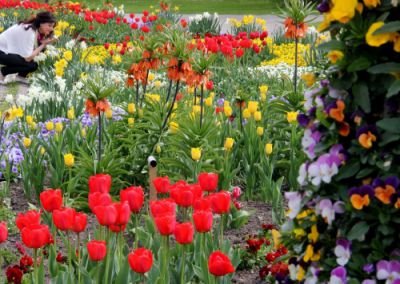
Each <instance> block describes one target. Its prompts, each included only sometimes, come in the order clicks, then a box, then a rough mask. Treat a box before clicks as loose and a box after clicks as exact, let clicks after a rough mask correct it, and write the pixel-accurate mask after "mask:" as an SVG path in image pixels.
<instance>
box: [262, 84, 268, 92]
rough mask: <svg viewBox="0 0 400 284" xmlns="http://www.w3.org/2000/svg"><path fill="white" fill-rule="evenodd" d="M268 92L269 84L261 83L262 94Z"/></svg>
mask: <svg viewBox="0 0 400 284" xmlns="http://www.w3.org/2000/svg"><path fill="white" fill-rule="evenodd" d="M267 92H268V86H267V85H261V86H260V93H261V94H266V93H267Z"/></svg>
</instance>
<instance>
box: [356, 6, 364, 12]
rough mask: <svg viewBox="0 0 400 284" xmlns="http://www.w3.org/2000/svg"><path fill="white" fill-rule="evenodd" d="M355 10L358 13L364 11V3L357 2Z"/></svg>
mask: <svg viewBox="0 0 400 284" xmlns="http://www.w3.org/2000/svg"><path fill="white" fill-rule="evenodd" d="M356 10H357V12H358V13H360V14H362V12H363V11H364V5H363V4H362V3H358V4H357V8H356Z"/></svg>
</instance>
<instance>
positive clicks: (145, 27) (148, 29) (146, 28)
mask: <svg viewBox="0 0 400 284" xmlns="http://www.w3.org/2000/svg"><path fill="white" fill-rule="evenodd" d="M140 29H141V30H142V32H144V33H148V32H150V28H149V27H148V26H142V27H141V28H140Z"/></svg>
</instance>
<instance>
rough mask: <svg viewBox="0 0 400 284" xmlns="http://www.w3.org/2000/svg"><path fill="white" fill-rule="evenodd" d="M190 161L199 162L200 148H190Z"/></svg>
mask: <svg viewBox="0 0 400 284" xmlns="http://www.w3.org/2000/svg"><path fill="white" fill-rule="evenodd" d="M191 154H192V159H193V160H195V161H198V160H200V158H201V148H192V149H191Z"/></svg>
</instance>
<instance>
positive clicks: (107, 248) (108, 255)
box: [104, 228, 110, 284]
mask: <svg viewBox="0 0 400 284" xmlns="http://www.w3.org/2000/svg"><path fill="white" fill-rule="evenodd" d="M109 233H110V231H109V229H108V228H106V244H107V246H106V250H107V252H106V267H105V270H106V271H105V273H106V274H105V277H104V283H106V284H107V283H108V264H109V262H110V250H109V244H110V242H109V239H110V234H109Z"/></svg>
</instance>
